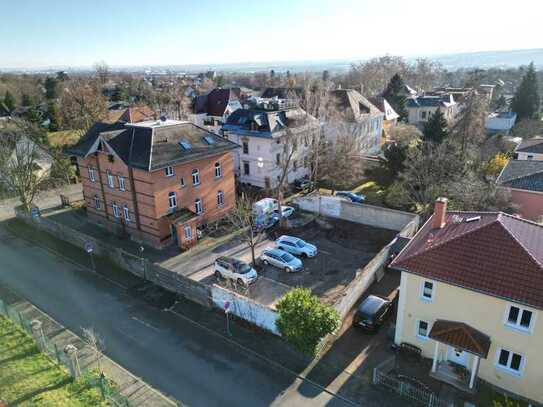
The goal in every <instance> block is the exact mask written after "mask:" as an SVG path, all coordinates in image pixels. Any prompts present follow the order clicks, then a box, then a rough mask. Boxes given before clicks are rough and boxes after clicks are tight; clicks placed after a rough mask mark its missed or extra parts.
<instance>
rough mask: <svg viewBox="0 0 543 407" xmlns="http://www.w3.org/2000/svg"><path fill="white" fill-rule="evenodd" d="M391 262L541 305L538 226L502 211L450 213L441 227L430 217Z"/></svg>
mask: <svg viewBox="0 0 543 407" xmlns="http://www.w3.org/2000/svg"><path fill="white" fill-rule="evenodd" d="M433 216H435V215H433ZM474 217H475V218H476V219H477V217H480V219H478V220H473V221H471V222H466V219H469V218H474ZM391 266H392V267H393V268H396V269H399V270H402V271H406V272H409V273H413V274H417V275H419V276H422V277H426V278H428V279H432V280H438V281H443V282H446V283H449V284H452V285H456V286H459V287H463V288H466V289H469V290H474V291H477V292H481V293H485V294H488V295H491V296H495V297H500V298H504V299H508V300H511V301H514V302H518V303H521V304H526V305H530V306H533V307H536V308H540V309H543V226H541V225H538V224H536V223H533V222H530V221H526V220H524V219H520V218H516V217H513V216H510V215H506V214H504V213H488V212H483V213H473V212H471V213H468V212H449V213H447V215H446V223H445V226H444V227H443V228H441V229H436V228H432V218H430V220H429V221H428V222H427V223H426V224H425V225H424V227H423V228H422V229H421V230H420V231H419V232H418V233H417V235H416V236H415V237H414V238H413V240H412V241H411V242H409V244H408V245H407V246H406V247H405V248H404V250H402V252H401V253H400V254H399V255H398V257H397V258H395V259H394V261H393V262H392V264H391Z"/></svg>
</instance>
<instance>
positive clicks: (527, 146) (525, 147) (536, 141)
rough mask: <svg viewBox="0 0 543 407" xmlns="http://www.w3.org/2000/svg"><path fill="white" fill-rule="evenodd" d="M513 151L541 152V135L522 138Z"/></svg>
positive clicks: (542, 141) (542, 151) (542, 147)
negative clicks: (526, 138)
mask: <svg viewBox="0 0 543 407" xmlns="http://www.w3.org/2000/svg"><path fill="white" fill-rule="evenodd" d="M515 151H516V152H521V153H535V154H543V137H534V138H531V139H528V140H524V141H522V143H520V144H519V145H518V147H517V148H516V149H515Z"/></svg>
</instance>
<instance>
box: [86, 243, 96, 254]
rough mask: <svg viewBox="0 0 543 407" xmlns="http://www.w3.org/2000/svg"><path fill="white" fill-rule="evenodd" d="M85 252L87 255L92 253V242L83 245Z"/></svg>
mask: <svg viewBox="0 0 543 407" xmlns="http://www.w3.org/2000/svg"><path fill="white" fill-rule="evenodd" d="M85 250H86V252H87V253H92V252H93V251H94V244H93V243H92V242H87V243H85Z"/></svg>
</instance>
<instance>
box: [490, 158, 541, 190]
mask: <svg viewBox="0 0 543 407" xmlns="http://www.w3.org/2000/svg"><path fill="white" fill-rule="evenodd" d="M497 182H498V184H500V185H503V186H504V187H509V188H514V189H523V190H526V191H533V192H543V161H539V160H509V162H508V163H507V165H506V166H505V167H504V168H503V170H502V172H501V174H500V176H499V177H498V180H497Z"/></svg>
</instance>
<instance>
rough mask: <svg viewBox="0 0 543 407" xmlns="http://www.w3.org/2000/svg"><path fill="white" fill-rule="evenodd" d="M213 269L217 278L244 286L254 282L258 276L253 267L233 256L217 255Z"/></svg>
mask: <svg viewBox="0 0 543 407" xmlns="http://www.w3.org/2000/svg"><path fill="white" fill-rule="evenodd" d="M213 269H214V271H215V276H216V277H217V278H219V279H229V280H233V281H235V282H237V283H238V284H240V285H245V286H248V285H249V284H251V283H253V282H255V281H256V279H257V277H258V275H257V273H256V270H255V269H254V268H252V267H251V266H250V265H248V264H247V263H245V262H244V261H241V260H238V259H235V258H233V257H219V258H218V259H217V260H215V264H214V266H213Z"/></svg>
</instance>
